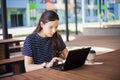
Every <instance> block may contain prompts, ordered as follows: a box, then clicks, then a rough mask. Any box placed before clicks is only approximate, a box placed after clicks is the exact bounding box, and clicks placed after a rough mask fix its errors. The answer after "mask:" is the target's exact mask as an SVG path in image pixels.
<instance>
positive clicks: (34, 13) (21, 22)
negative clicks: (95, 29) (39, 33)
mask: <svg viewBox="0 0 120 80" xmlns="http://www.w3.org/2000/svg"><path fill="white" fill-rule="evenodd" d="M76 1H77V20H78V23H82V21H83V20H84V22H99V20H100V18H102V21H105V22H107V21H110V20H120V4H119V3H115V0H76ZM6 2H7V3H6V4H7V18H8V19H7V20H8V27H9V28H10V27H19V26H23V27H25V26H27V27H29V26H36V25H37V23H38V20H39V18H40V16H41V14H42V12H44V11H45V10H47V9H52V10H55V11H56V12H57V13H58V15H59V17H60V21H59V22H60V24H64V23H65V2H64V0H6ZM74 6H75V4H74V0H68V21H69V23H74V22H75V13H74Z"/></svg>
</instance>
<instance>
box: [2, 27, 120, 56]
mask: <svg viewBox="0 0 120 80" xmlns="http://www.w3.org/2000/svg"><path fill="white" fill-rule="evenodd" d="M34 28H35V27H29V28H26V27H23V28H11V29H9V30H8V31H9V33H12V34H13V35H16V34H23V33H24V34H29V33H31V32H32V31H33V30H34ZM0 32H1V29H0ZM24 38H25V37H24ZM62 38H63V40H64V41H65V43H66V45H67V47H68V48H70V47H72V48H77V47H86V46H91V47H92V49H94V50H95V51H96V52H97V54H102V53H105V52H109V51H112V50H115V49H120V36H85V35H82V34H80V33H79V34H78V35H75V34H73V33H72V34H70V37H69V40H70V41H69V42H66V34H62Z"/></svg>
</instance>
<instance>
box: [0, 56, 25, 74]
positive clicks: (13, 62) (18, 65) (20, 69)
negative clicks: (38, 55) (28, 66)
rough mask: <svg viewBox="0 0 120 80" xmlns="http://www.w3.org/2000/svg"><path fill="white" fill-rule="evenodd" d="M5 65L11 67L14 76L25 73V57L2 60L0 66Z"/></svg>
mask: <svg viewBox="0 0 120 80" xmlns="http://www.w3.org/2000/svg"><path fill="white" fill-rule="evenodd" d="M3 65H10V66H11V70H12V72H13V73H14V74H20V73H24V72H25V69H24V57H23V56H19V57H14V58H8V59H2V60H0V66H3Z"/></svg>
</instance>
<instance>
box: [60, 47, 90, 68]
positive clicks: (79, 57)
mask: <svg viewBox="0 0 120 80" xmlns="http://www.w3.org/2000/svg"><path fill="white" fill-rule="evenodd" d="M90 49H91V47H87V48H81V49H75V50H71V51H69V54H68V56H67V59H66V61H65V63H64V65H63V68H62V70H70V69H73V68H77V67H80V66H82V65H84V63H85V60H86V58H87V56H88V53H89V51H90Z"/></svg>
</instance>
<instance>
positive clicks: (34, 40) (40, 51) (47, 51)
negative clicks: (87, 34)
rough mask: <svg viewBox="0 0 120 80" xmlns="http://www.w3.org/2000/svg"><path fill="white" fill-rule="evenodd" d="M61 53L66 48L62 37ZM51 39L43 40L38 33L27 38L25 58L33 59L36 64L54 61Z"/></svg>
mask: <svg viewBox="0 0 120 80" xmlns="http://www.w3.org/2000/svg"><path fill="white" fill-rule="evenodd" d="M59 39H60V44H61V51H62V50H64V49H65V48H66V45H65V43H64V42H63V40H62V38H61V36H59ZM50 40H51V39H50V37H48V38H43V37H40V36H39V35H38V34H37V33H34V34H30V35H28V36H27V37H26V39H25V42H24V46H23V49H22V54H23V55H24V56H30V57H33V62H34V64H41V63H43V62H49V61H51V59H52V54H51V52H52V51H51V48H50Z"/></svg>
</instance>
